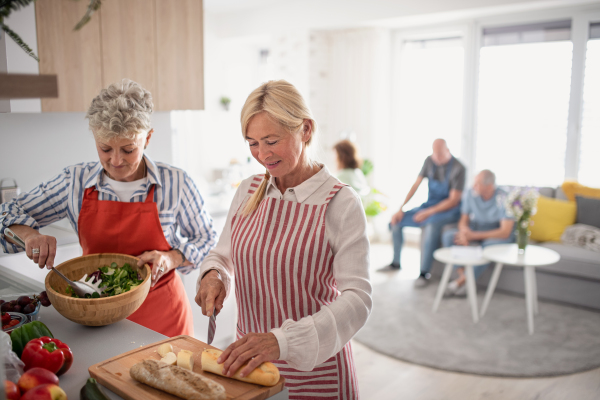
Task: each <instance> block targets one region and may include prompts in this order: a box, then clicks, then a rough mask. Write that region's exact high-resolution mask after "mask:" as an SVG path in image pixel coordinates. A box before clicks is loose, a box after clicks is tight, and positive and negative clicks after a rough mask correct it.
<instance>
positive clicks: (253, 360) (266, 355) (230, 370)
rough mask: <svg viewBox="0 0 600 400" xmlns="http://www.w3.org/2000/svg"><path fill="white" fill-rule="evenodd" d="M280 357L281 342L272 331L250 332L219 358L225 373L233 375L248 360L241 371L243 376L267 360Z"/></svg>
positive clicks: (229, 375) (218, 360) (218, 361)
mask: <svg viewBox="0 0 600 400" xmlns="http://www.w3.org/2000/svg"><path fill="white" fill-rule="evenodd" d="M278 358H279V342H277V338H276V337H275V335H274V334H272V333H270V332H269V333H249V334H247V335H246V336H244V337H243V338H241V339H240V340H238V341H237V342H234V343H232V344H231V345H230V346H229V347H228V348H227V349H225V351H224V352H223V354H221V356H220V357H219V358H218V359H217V363H218V364H222V363H225V364H224V365H223V374H224V375H225V376H228V377H232V376H233V374H235V372H236V371H237V370H238V369H239V368H240V367H241V366H242V365H244V364H245V363H246V362H248V365H247V366H246V367H245V368H244V369H243V370H241V371H240V376H241V377H242V378H243V377H245V376H247V375H248V374H249V373H250V372H252V371H254V369H255V368H256V367H258V366H259V365H260V364H262V363H264V362H265V361H271V360H277V359H278Z"/></svg>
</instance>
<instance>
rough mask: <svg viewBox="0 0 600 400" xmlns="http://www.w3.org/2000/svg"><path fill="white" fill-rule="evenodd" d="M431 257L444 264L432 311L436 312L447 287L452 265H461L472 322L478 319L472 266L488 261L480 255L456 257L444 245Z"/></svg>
mask: <svg viewBox="0 0 600 400" xmlns="http://www.w3.org/2000/svg"><path fill="white" fill-rule="evenodd" d="M433 258H435V259H436V260H438V261H439V262H442V263H444V264H446V267H445V268H444V273H443V275H442V280H441V281H440V286H438V291H437V294H436V295H435V301H434V302H433V312H436V311H437V309H438V307H439V306H440V302H441V301H442V296H443V295H444V291H445V290H446V287H448V281H449V280H450V274H451V273H452V268H453V266H454V265H463V266H464V267H465V278H466V279H467V280H466V283H465V284H466V285H467V298H468V299H469V303H471V313H472V315H473V322H475V323H477V321H479V313H478V312H477V288H476V286H475V274H474V273H473V267H474V266H476V265H482V264H488V263H489V261H488V260H486V259H485V258H481V257H470V258H467V257H456V256H455V255H454V254H452V248H451V247H444V248H441V249H437V250H436V251H435V252H434V253H433Z"/></svg>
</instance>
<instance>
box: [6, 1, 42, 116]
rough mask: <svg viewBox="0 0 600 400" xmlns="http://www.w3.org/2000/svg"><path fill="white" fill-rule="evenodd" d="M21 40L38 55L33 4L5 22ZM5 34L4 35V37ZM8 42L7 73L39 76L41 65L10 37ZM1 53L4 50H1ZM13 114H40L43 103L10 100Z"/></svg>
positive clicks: (7, 39) (27, 100)
mask: <svg viewBox="0 0 600 400" xmlns="http://www.w3.org/2000/svg"><path fill="white" fill-rule="evenodd" d="M4 22H5V23H6V25H8V26H9V27H10V28H11V29H12V30H13V31H15V32H16V33H17V34H18V35H19V36H21V39H23V41H24V42H25V43H27V45H28V46H29V47H30V48H31V49H32V50H33V52H34V53H35V54H36V55H39V54H38V48H37V31H36V27H35V7H34V5H33V4H31V5H29V6H28V7H25V8H22V9H21V10H19V11H13V12H12V14H11V15H10V18H7V19H6V20H5V21H4ZM3 34H4V33H2V35H3ZM5 41H6V59H7V72H8V73H19V74H39V73H40V72H39V71H40V69H39V64H38V62H37V61H36V60H35V59H33V58H32V57H30V56H28V55H27V54H26V53H25V52H24V51H23V50H22V49H21V48H20V47H19V46H18V45H17V44H16V43H15V41H14V40H12V39H11V38H9V37H6V38H5ZM0 51H2V49H1V48H0ZM10 111H11V112H40V111H42V102H41V101H40V99H21V100H10Z"/></svg>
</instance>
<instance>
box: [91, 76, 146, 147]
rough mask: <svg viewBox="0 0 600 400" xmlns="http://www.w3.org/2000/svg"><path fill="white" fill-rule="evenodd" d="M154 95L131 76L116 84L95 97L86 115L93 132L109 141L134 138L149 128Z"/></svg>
mask: <svg viewBox="0 0 600 400" xmlns="http://www.w3.org/2000/svg"><path fill="white" fill-rule="evenodd" d="M153 108H154V105H153V104H152V95H151V94H150V92H149V91H147V90H146V89H144V88H143V87H142V86H141V85H140V84H139V83H137V82H134V81H132V80H129V79H123V80H122V81H121V82H117V83H113V84H111V85H110V86H108V87H107V88H106V89H102V90H101V91H100V94H98V96H96V97H95V98H94V100H92V104H91V105H90V108H89V109H88V111H87V113H86V115H85V117H86V118H87V119H88V120H89V121H90V129H91V130H92V132H94V135H96V136H98V137H100V138H103V139H107V140H110V139H112V138H115V137H122V138H127V139H133V138H134V137H135V136H136V135H138V134H140V133H147V132H148V131H149V130H150V127H151V126H150V114H152V109H153Z"/></svg>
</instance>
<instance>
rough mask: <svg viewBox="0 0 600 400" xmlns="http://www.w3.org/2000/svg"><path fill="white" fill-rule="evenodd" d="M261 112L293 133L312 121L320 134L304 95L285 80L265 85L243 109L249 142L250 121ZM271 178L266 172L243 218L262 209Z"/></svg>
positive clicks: (243, 123)
mask: <svg viewBox="0 0 600 400" xmlns="http://www.w3.org/2000/svg"><path fill="white" fill-rule="evenodd" d="M261 112H266V113H267V114H268V115H269V116H270V117H271V118H272V119H273V120H274V121H276V122H277V123H279V124H280V125H281V126H282V127H284V128H286V129H287V130H288V131H289V132H290V134H292V133H293V132H295V131H297V130H298V129H299V128H300V127H301V126H302V124H303V123H304V121H305V120H307V119H308V120H310V121H312V135H314V134H315V133H316V130H317V123H316V121H315V120H314V119H313V117H312V113H311V112H310V109H309V108H308V106H307V105H306V102H305V101H304V98H302V95H301V94H300V92H299V91H298V89H296V88H295V87H294V85H292V84H291V83H289V82H287V81H285V80H278V81H269V82H266V83H263V84H262V85H260V86H259V87H258V88H256V89H254V91H252V93H250V95H249V96H248V98H247V99H246V102H245V103H244V107H242V113H241V118H240V122H241V124H242V136H243V137H244V139H246V133H247V130H248V125H249V124H250V120H251V119H252V117H254V116H255V115H256V114H259V113H261ZM312 135H311V137H310V138H309V140H308V141H307V142H306V145H307V146H308V145H310V143H311V141H312ZM269 179H271V174H269V171H266V173H265V176H264V178H263V180H262V182H261V183H260V186H259V187H258V189H256V191H255V192H254V194H253V195H252V196H251V197H250V199H249V200H248V202H247V203H246V206H245V207H244V209H243V211H242V216H248V215H250V214H252V213H253V212H254V211H255V210H256V209H257V208H258V205H259V204H260V202H261V201H262V199H263V197H264V196H265V192H266V190H267V185H268V183H269Z"/></svg>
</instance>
